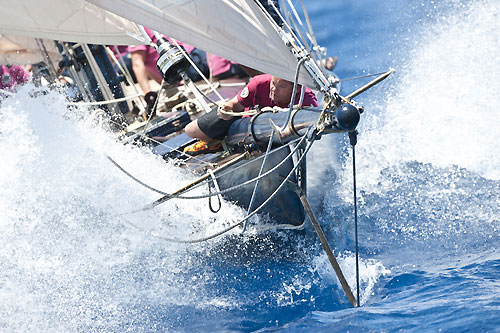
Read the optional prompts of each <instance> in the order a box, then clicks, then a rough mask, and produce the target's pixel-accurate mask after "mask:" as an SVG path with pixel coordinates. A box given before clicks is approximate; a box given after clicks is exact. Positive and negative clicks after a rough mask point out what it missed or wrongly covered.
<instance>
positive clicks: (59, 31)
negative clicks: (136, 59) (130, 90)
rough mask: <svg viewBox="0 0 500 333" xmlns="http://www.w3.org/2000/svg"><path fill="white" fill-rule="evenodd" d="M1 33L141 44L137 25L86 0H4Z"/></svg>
mask: <svg viewBox="0 0 500 333" xmlns="http://www.w3.org/2000/svg"><path fill="white" fill-rule="evenodd" d="M0 8H2V10H1V11H0V33H1V34H4V35H7V36H25V37H34V38H47V39H55V40H61V41H68V42H81V43H92V44H111V45H130V44H141V42H140V41H138V40H137V39H135V38H134V37H133V36H132V35H137V36H141V33H140V31H139V29H138V28H137V26H136V25H135V24H134V23H132V22H130V21H128V20H126V19H124V18H122V17H120V16H118V15H115V14H113V13H110V12H108V11H106V10H103V9H101V8H99V7H96V6H94V5H93V4H91V3H88V2H86V1H84V0H0Z"/></svg>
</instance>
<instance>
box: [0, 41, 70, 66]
mask: <svg viewBox="0 0 500 333" xmlns="http://www.w3.org/2000/svg"><path fill="white" fill-rule="evenodd" d="M40 42H41V43H43V46H45V49H46V50H47V54H48V56H49V57H50V59H51V60H52V61H53V62H54V63H57V62H58V61H59V60H61V59H62V58H61V55H60V54H59V51H58V50H57V47H56V45H55V43H54V41H53V40H41V41H40ZM40 46H41V45H39V44H38V43H37V41H36V40H35V39H34V38H29V37H19V36H17V37H14V36H2V35H0V64H10V65H26V64H35V63H37V62H40V61H46V60H47V59H45V57H44V55H43V54H42V52H41V50H40Z"/></svg>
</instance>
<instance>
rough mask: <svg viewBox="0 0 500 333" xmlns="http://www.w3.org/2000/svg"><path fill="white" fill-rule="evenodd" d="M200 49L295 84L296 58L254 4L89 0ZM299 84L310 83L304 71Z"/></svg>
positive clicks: (248, 1) (241, 1) (215, 0)
mask: <svg viewBox="0 0 500 333" xmlns="http://www.w3.org/2000/svg"><path fill="white" fill-rule="evenodd" d="M87 1H88V2H90V3H93V4H95V5H96V6H99V7H101V8H103V9H106V10H108V11H109V12H112V13H115V14H117V15H119V16H121V17H124V18H127V19H128V20H130V21H133V22H136V23H139V24H142V25H144V26H146V27H149V28H151V29H154V30H157V31H159V32H161V33H164V34H165V35H167V36H171V37H173V38H175V39H178V40H180V41H183V42H185V43H188V44H192V45H194V46H196V47H198V48H199V49H202V50H205V51H207V52H210V53H213V54H216V55H218V56H220V57H224V58H226V59H229V60H232V61H235V62H238V63H241V64H243V65H246V66H249V67H251V68H254V69H257V70H260V71H262V72H265V73H269V74H273V75H276V76H279V77H281V78H284V79H287V80H291V81H293V79H294V76H295V71H296V67H297V60H296V58H295V57H294V56H293V55H292V54H291V53H290V50H289V48H288V47H287V46H286V45H284V43H283V41H282V40H281V37H280V36H279V34H278V33H277V32H276V31H275V29H274V28H273V26H272V23H271V21H270V20H269V19H268V18H267V17H266V16H265V15H263V13H262V12H261V10H260V8H259V6H258V5H257V4H256V3H255V1H253V0H196V1H195V0H87ZM299 81H300V82H301V83H303V84H306V85H308V86H314V83H313V81H312V79H311V78H310V76H309V75H308V74H307V72H306V71H305V70H303V69H302V71H301V75H300V79H299Z"/></svg>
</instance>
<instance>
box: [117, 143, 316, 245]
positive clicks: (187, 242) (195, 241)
mask: <svg viewBox="0 0 500 333" xmlns="http://www.w3.org/2000/svg"><path fill="white" fill-rule="evenodd" d="M304 137H306V136H304ZM314 141H315V140H314V139H313V140H311V141H309V143H308V144H307V146H306V148H305V149H304V153H303V154H302V155H301V156H300V158H299V160H298V161H297V164H296V165H295V166H294V167H293V168H292V170H291V171H290V172H289V173H288V175H287V176H286V178H285V179H284V180H283V181H282V182H281V184H280V185H279V186H278V187H277V188H276V190H275V191H274V192H273V193H272V194H271V195H270V196H269V197H268V198H267V199H266V200H265V201H264V202H263V203H262V204H261V205H260V206H259V207H257V208H256V209H255V210H254V211H253V212H252V213H250V214H248V215H247V216H245V217H244V218H243V219H242V220H240V221H238V222H237V223H235V224H233V225H231V226H229V227H227V228H225V229H223V230H221V231H219V232H217V233H215V234H212V235H210V236H206V237H202V238H198V239H178V238H169V237H163V236H159V235H154V234H151V235H152V236H153V237H156V238H159V239H162V240H165V241H168V242H173V243H181V244H193V243H201V242H204V241H207V240H210V239H213V238H215V237H218V236H220V235H223V234H225V233H227V232H228V231H230V230H232V229H234V228H236V227H237V226H239V225H241V224H242V223H243V222H245V221H247V220H248V219H249V218H251V217H252V216H254V215H255V214H257V213H258V212H259V211H260V210H261V209H262V208H263V207H264V206H265V205H266V204H267V203H268V202H269V201H271V200H272V199H273V198H274V197H275V196H276V194H278V192H279V191H280V190H281V188H282V187H283V186H284V185H285V184H286V183H288V179H289V178H290V177H291V176H292V175H293V174H294V172H295V170H297V168H298V166H299V165H300V164H301V162H302V160H303V159H304V157H305V156H306V155H307V153H308V152H309V150H310V149H311V147H312V145H313V143H314ZM301 142H303V141H301ZM300 145H301V144H300V143H299V144H297V146H300ZM125 222H126V223H127V224H129V225H131V226H133V227H135V228H137V229H139V230H142V229H141V228H140V227H138V226H137V225H135V224H134V223H132V222H130V221H125Z"/></svg>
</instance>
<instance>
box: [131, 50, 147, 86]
mask: <svg viewBox="0 0 500 333" xmlns="http://www.w3.org/2000/svg"><path fill="white" fill-rule="evenodd" d="M130 56H131V60H132V70H133V71H134V74H135V78H136V79H137V83H139V86H140V87H141V89H142V91H143V92H144V94H147V93H148V92H150V91H151V86H150V85H149V77H148V70H147V68H146V65H145V62H146V51H133V52H130Z"/></svg>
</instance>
